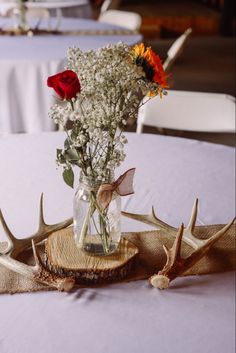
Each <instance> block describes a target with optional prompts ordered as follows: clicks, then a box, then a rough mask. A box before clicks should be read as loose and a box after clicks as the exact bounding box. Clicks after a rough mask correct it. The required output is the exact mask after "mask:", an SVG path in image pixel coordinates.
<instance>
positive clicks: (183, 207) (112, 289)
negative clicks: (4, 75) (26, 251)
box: [0, 132, 235, 353]
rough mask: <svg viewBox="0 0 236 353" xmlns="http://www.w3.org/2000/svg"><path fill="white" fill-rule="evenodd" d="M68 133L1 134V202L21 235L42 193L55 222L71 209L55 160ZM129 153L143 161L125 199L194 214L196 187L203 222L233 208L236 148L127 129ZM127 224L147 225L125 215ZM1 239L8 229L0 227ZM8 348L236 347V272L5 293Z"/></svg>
mask: <svg viewBox="0 0 236 353" xmlns="http://www.w3.org/2000/svg"><path fill="white" fill-rule="evenodd" d="M64 137H65V136H64V133H56V132H55V133H45V134H41V135H28V136H27V135H16V136H14V135H12V136H5V137H0V165H1V173H0V183H1V184H0V185H1V187H0V207H1V209H2V211H3V213H4V215H5V217H6V220H7V222H8V224H9V226H10V228H11V229H12V231H13V232H14V233H15V234H17V235H18V236H19V237H23V236H26V235H27V234H30V233H32V232H33V231H34V230H35V226H36V223H37V213H38V210H37V202H38V199H39V194H40V192H42V191H43V192H44V194H45V213H46V217H45V218H46V221H47V222H48V223H52V222H56V221H60V220H62V219H65V218H67V217H69V216H71V214H72V198H73V194H74V191H73V190H72V189H70V188H69V187H67V186H66V185H65V184H64V182H63V181H62V178H61V175H60V174H61V170H58V169H57V168H56V166H55V163H54V159H55V150H56V148H59V147H60V146H62V144H63V140H64ZM127 137H128V139H129V144H128V145H127V147H126V152H127V159H126V160H125V162H124V164H123V165H122V167H121V168H120V170H119V171H118V173H117V175H119V173H121V172H123V171H125V170H126V169H128V168H130V167H136V168H137V170H136V175H135V183H134V186H135V194H134V195H132V196H128V197H124V198H123V199H122V202H123V209H124V210H127V211H130V212H136V213H139V212H140V213H146V212H148V210H149V209H150V207H151V205H154V207H155V209H156V212H157V214H158V216H159V217H160V218H161V219H163V220H165V221H166V222H168V223H170V224H172V225H174V226H178V225H179V224H180V223H181V222H184V223H185V224H186V223H187V221H188V218H189V214H190V210H191V207H192V203H193V201H194V199H195V197H199V199H200V210H199V216H198V221H199V223H200V224H213V223H226V222H227V221H229V220H230V219H231V218H232V217H233V216H234V214H235V177H234V171H235V150H234V149H233V148H231V147H225V146H221V145H214V144H208V143H203V142H197V141H194V140H186V139H180V138H171V137H162V136H156V135H145V134H143V135H136V134H127ZM122 222H123V223H122V226H123V230H125V231H127V230H141V229H147V226H145V225H141V224H139V223H138V222H135V221H131V220H130V221H128V220H127V219H125V218H123V219H122ZM0 237H1V239H2V240H3V239H4V235H3V231H1V229H0ZM0 313H1V315H0V348H1V353H32V352H33V353H42V352H44V353H55V352H57V353H65V352H67V353H75V352H89V353H104V352H109V353H120V352H123V353H144V352H148V353H156V352H160V353H183V352H188V353H199V352H203V353H213V352H214V353H222V352H225V353H226V352H227V353H233V352H234V351H235V350H234V348H235V341H234V335H235V331H234V328H235V277H234V274H233V273H224V274H215V275H208V276H196V277H188V278H180V279H178V280H176V281H175V282H173V284H172V286H171V288H170V289H169V290H166V291H159V290H156V289H154V288H151V287H150V286H149V284H148V282H147V281H138V282H133V283H129V284H113V285H109V286H105V287H103V288H96V289H95V288H94V289H91V288H90V289H82V290H79V291H78V292H75V293H70V294H63V293H58V292H49V293H46V292H40V293H29V294H16V295H13V296H11V295H1V296H0Z"/></svg>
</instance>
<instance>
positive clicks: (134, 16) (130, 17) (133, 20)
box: [98, 10, 142, 31]
mask: <svg viewBox="0 0 236 353" xmlns="http://www.w3.org/2000/svg"><path fill="white" fill-rule="evenodd" d="M98 21H99V22H103V23H109V24H113V25H116V26H120V27H124V28H127V29H130V30H132V31H139V29H140V27H141V24H142V18H141V16H140V15H139V14H138V13H136V12H128V11H120V10H108V11H105V12H103V13H101V14H100V15H99V18H98Z"/></svg>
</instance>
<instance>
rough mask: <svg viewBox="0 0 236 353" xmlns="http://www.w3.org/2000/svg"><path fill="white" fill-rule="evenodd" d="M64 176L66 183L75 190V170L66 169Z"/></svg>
mask: <svg viewBox="0 0 236 353" xmlns="http://www.w3.org/2000/svg"><path fill="white" fill-rule="evenodd" d="M62 175H63V179H64V182H65V183H66V184H67V185H69V186H70V187H71V188H72V189H73V187H74V172H73V170H72V169H71V168H70V169H65V170H64V172H63V174H62Z"/></svg>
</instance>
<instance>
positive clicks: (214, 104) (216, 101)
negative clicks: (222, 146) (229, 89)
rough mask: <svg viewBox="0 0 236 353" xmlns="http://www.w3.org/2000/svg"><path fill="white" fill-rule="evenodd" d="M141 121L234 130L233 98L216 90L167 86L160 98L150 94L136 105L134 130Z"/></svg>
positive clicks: (168, 126)
mask: <svg viewBox="0 0 236 353" xmlns="http://www.w3.org/2000/svg"><path fill="white" fill-rule="evenodd" d="M145 100H146V101H147V100H148V99H147V98H145ZM144 125H147V126H154V127H158V128H160V129H173V130H182V131H195V132H214V133H218V132H221V133H234V132H235V98H234V97H232V96H230V95H225V94H220V93H202V92H187V91H174V90H171V91H169V92H168V94H167V96H164V97H163V98H162V99H160V97H159V96H157V97H154V98H152V99H150V100H148V101H147V102H146V103H145V104H144V105H143V106H142V107H141V108H140V109H139V112H138V120H137V130H136V131H137V133H141V132H142V131H143V126H144Z"/></svg>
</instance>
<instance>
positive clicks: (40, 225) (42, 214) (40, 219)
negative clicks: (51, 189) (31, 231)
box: [39, 192, 46, 229]
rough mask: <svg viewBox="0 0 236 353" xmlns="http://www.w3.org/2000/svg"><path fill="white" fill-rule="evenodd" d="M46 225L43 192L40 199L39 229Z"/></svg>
mask: <svg viewBox="0 0 236 353" xmlns="http://www.w3.org/2000/svg"><path fill="white" fill-rule="evenodd" d="M45 225H46V223H45V221H44V212H43V192H42V193H41V195H40V201H39V229H42V228H44V227H45Z"/></svg>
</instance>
